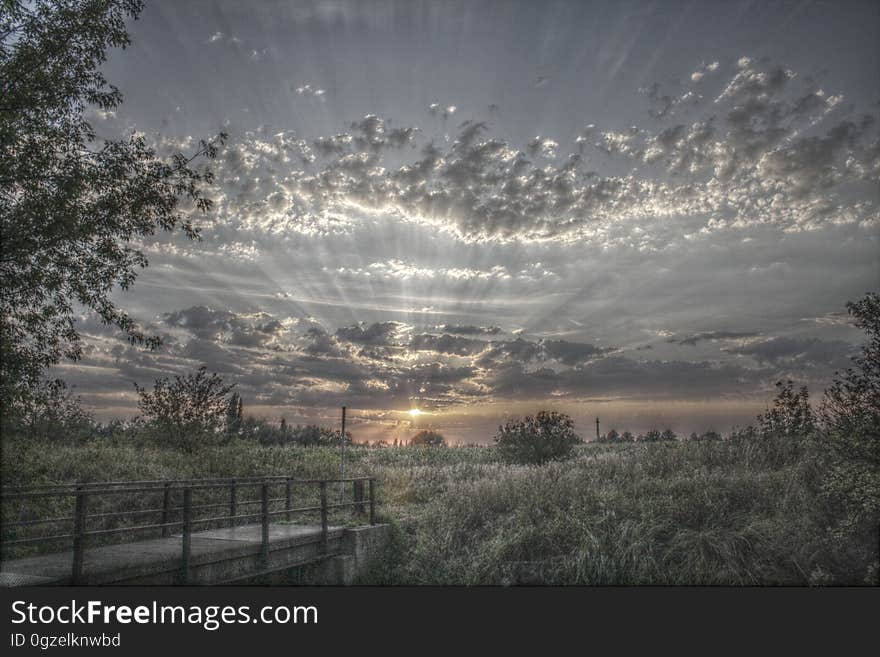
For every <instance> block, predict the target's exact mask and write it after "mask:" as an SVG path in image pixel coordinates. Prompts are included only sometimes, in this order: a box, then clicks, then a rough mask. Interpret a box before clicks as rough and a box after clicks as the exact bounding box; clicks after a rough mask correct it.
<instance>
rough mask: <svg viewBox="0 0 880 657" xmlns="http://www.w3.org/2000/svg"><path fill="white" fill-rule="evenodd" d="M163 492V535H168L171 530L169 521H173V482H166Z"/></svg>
mask: <svg viewBox="0 0 880 657" xmlns="http://www.w3.org/2000/svg"><path fill="white" fill-rule="evenodd" d="M164 489H165V490H164V491H163V493H162V537H163V538H164V537H166V536H168V534H170V533H171V532H170V531H169V528H168V523H169V522H170V521H171V483H170V482H169V483H166V484H165V486H164Z"/></svg>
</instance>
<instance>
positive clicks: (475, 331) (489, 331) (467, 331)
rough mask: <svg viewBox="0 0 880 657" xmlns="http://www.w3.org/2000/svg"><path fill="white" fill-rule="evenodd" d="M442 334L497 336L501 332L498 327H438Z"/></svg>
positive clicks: (449, 325)
mask: <svg viewBox="0 0 880 657" xmlns="http://www.w3.org/2000/svg"><path fill="white" fill-rule="evenodd" d="M440 330H441V331H443V332H444V333H458V334H459V335H498V334H499V333H501V332H502V330H501V327H499V326H474V325H473V324H444V325H443V326H441V327H440Z"/></svg>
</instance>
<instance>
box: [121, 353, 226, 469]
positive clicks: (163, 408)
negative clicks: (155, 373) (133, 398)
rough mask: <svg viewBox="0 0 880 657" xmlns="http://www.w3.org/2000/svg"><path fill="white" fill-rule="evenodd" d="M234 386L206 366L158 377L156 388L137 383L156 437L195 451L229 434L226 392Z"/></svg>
mask: <svg viewBox="0 0 880 657" xmlns="http://www.w3.org/2000/svg"><path fill="white" fill-rule="evenodd" d="M233 387H234V386H231V385H224V383H223V379H221V378H220V377H219V376H218V375H216V374H208V371H207V369H206V368H205V367H204V366H202V367H200V368H199V369H198V371H197V372H196V373H195V374H187V375H186V376H175V377H174V380H173V381H172V380H170V379H168V378H163V379H157V380H156V383H155V385H154V386H153V391H152V392H148V391H147V390H145V389H144V388H141V387H139V386H138V385H137V384H135V389H136V390H137V392H138V394H139V395H140V400H139V401H138V408H139V409H140V411H141V413H142V418H141V419H142V421H143V422H144V424H145V425H146V426H147V427H148V428H149V429H150V430H152V432H153V434H154V439H155V440H156V441H157V442H158V443H160V444H161V443H164V444H166V445H168V446H170V447H174V448H176V449H182V450H183V451H185V452H188V453H192V452H193V451H194V450H195V449H196V448H197V447H198V446H199V445H200V444H202V443H207V444H216V443H218V442H222V441H223V440H225V439H226V438H228V437H229V436H228V434H226V419H227V410H228V408H229V407H230V400H229V399H227V398H226V395H227V394H228V393H229V392H230V391H231V390H232V388H233Z"/></svg>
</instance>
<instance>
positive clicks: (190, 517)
mask: <svg viewBox="0 0 880 657" xmlns="http://www.w3.org/2000/svg"><path fill="white" fill-rule="evenodd" d="M328 484H340V498H339V501H337V502H334V503H331V502H330V501H329V500H328ZM346 484H351V490H352V495H351V501H346V499H345V490H346ZM279 487H283V491H284V494H283V495H281V496H277V495H278V493H277V492H276V496H272V495H271V493H272V492H275V491H277V490H278V489H279ZM366 487H368V489H369V490H368V492H367V491H365V488H366ZM303 488H305V489H307V490H308V489H311V492H306V493H305V494H303V493H302V491H301V490H300V492H299V493H297V494H296V495H295V490H296V489H303ZM242 491H258V493H259V496H258V497H257V498H256V499H239V493H240V492H242ZM156 494H157V495H160V496H161V505H159V504H157V503H156V501H154V499H152V496H153V495H156ZM134 495H137V496H138V500H140V501H143V502H144V503H145V504H147V505H148V507H147V508H134V509H121V510H117V509H115V508H114V507H113V504H114V501H113V500H118V499H119V498H122V497H124V496H134ZM194 495H203V496H207V497H208V499H207V500H200V502H201V503H199V504H194V503H193V496H194ZM220 495H228V498H227V499H224V500H223V501H219V502H218V501H216V498H217V497H218V496H220ZM53 498H60V499H62V500H63V499H64V498H70V499H71V500H72V502H73V513H72V515H59V513H58V510H56V509H55V508H54V507H52V511H53V512H52V513H51V515H50V516H49V517H46V518H41V517H35V516H38V515H39V513H40V511H39V510H35V509H32V508H28V504H29V503H30V504H35V505H38V506H39V505H40V504H43V505H44V506H45V505H46V503H47V500H50V499H53ZM295 498H298V500H299V501H300V504H301V506H294V499H295ZM96 501H97V502H99V503H100V505H102V507H101V508H100V510H96V511H94V512H89V509H90V508H92V509H94V508H95V502H96ZM303 502H305V504H306V505H305V506H302V504H303ZM68 504H69V501H68ZM273 505H275V506H279V505H281V508H274V509H273V508H272V507H273ZM13 506H14V507H15V509H14V510H13V509H12V508H11V507H13ZM253 506H259V510H258V511H253V512H249V511H247V510H248V509H249V508H252V507H253ZM0 508H2V513H3V518H2V529H3V531H2V537H0V540H2V549H4V550H6V549H8V548H11V547H15V546H33V545H37V546H40V545H50V544H51V545H54V544H57V543H59V542H61V541H66V542H70V543H72V547H73V550H72V563H71V582H72V583H74V584H81V583H82V582H83V581H84V578H83V561H84V554H85V550H86V547H87V544H88V543H90V542H92V543H93V542H94V541H95V540H99V539H102V538H105V537H118V536H124V535H125V534H132V535H134V534H141V533H143V532H159V535H160V536H162V537H169V536H170V535H171V532H172V530H174V531H177V532H180V538H181V559H180V574H179V580H180V581H181V582H182V583H187V582H189V581H190V579H191V577H190V575H191V572H190V571H191V564H190V559H191V552H192V532H193V528H194V527H207V528H210V527H211V526H212V525H213V526H215V527H216V526H219V527H234V526H237V525H240V524H244V523H245V522H246V521H249V520H250V521H252V520H254V519H256V518H259V519H260V524H261V530H262V535H261V541H260V558H261V562H262V565H263V566H264V567H268V563H269V543H270V541H269V524H270V522H271V521H272V519H273V518H279V517H284V518H285V519H286V520H287V521H288V522H290V521H291V519H292V518H293V516H295V515H300V514H312V513H318V514H319V515H320V523H321V533H320V539H319V540H320V542H321V549H322V552H323V553H326V552H327V546H328V540H329V537H328V533H329V532H328V526H329V514H330V512H331V511H334V510H338V509H349V508H350V509H353V511H354V513H355V514H357V515H358V516H364V515H366V514H368V515H369V523H370V524H371V525H372V524H375V522H376V483H375V479H374V478H372V477H347V478H340V479H295V478H293V477H286V476H270V477H235V478H211V479H172V480H142V481H111V482H88V483H75V484H48V485H45V486H26V487H25V486H22V487H4V488H3V489H0ZM68 508H69V507H68ZM217 509H226V510H227V512H226V513H219V514H218V513H217V511H216V510H217ZM242 511H244V512H242ZM200 512H203V513H206V514H209V515H208V516H207V517H200ZM62 513H63V511H62ZM10 515H16V516H17V519H13V518H10V517H9V516H10ZM150 516H153V517H154V518H156V519H157V520H159V522H149V520H150ZM125 521H131V522H135V521H138V522H139V524H134V525H126V524H122V526H111V527H108V526H100V527H95V526H94V524H95V523H96V522H100V523H107V522H116V523H117V524H121V523H124V522H125ZM62 524H67V525H68V528H67V531H65V529H64V528H63V527H61V526H59V525H62ZM90 524H91V525H92V526H91V527H90ZM41 526H42V527H44V528H45V530H54V531H55V532H56V533H53V534H41V535H37V536H30V535H27V533H28V532H30V531H32V530H34V528H39V527H41ZM47 526H48V527H47ZM10 530H11V531H10ZM59 530H61V531H60V533H58V532H59ZM19 533H23V534H25V535H23V536H19V535H18V534H19ZM10 534H11V535H10Z"/></svg>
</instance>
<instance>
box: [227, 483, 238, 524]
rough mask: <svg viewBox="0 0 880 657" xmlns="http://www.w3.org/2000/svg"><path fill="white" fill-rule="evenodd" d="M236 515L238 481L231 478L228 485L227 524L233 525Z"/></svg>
mask: <svg viewBox="0 0 880 657" xmlns="http://www.w3.org/2000/svg"><path fill="white" fill-rule="evenodd" d="M237 515H238V482H237V481H236V480H235V479H233V480H232V484H230V486H229V526H230V527H232V526H234V525H235V516H237Z"/></svg>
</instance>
